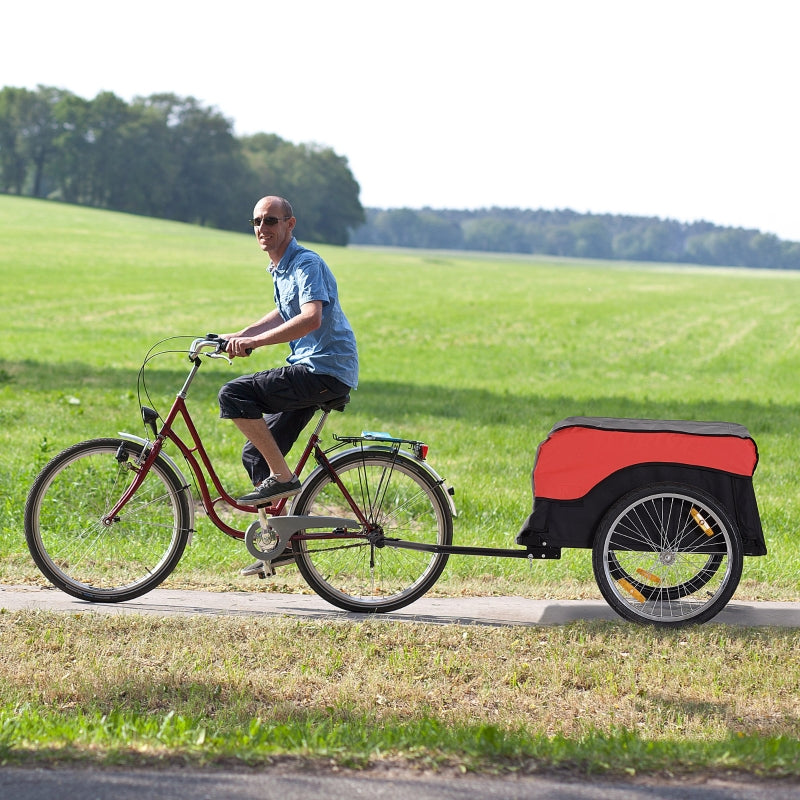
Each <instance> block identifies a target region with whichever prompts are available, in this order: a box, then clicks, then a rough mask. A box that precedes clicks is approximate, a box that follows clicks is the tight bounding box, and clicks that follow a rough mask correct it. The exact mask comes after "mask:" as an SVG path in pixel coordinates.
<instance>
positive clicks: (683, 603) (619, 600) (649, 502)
mask: <svg viewBox="0 0 800 800" xmlns="http://www.w3.org/2000/svg"><path fill="white" fill-rule="evenodd" d="M742 562H743V556H742V542H741V537H740V534H739V531H738V529H737V528H736V525H735V524H734V523H733V522H732V521H731V519H730V517H729V516H728V514H727V513H726V511H725V509H724V508H723V507H722V506H721V505H720V504H719V503H718V502H717V501H716V500H715V499H714V498H713V497H712V496H711V495H709V494H707V493H706V492H704V491H702V490H700V489H697V488H695V487H692V486H686V485H683V484H678V483H655V484H649V485H647V486H643V487H640V488H639V489H635V490H634V491H632V492H630V493H629V494H626V495H624V496H623V497H622V498H621V499H620V500H618V501H617V502H616V503H614V505H613V506H612V507H611V508H610V509H609V511H608V512H607V513H606V514H605V516H604V517H603V519H602V520H601V522H600V525H599V527H598V530H597V533H596V535H595V539H594V545H593V548H592V567H593V569H594V576H595V580H596V581H597V585H598V586H599V588H600V591H601V592H602V594H603V597H604V598H605V599H606V601H607V602H608V604H609V605H610V606H611V607H612V608H613V609H614V611H616V612H617V613H618V614H619V615H620V616H621V617H623V618H625V619H627V620H630V621H631V622H640V623H650V624H655V625H659V626H664V627H678V626H680V625H686V624H690V623H694V624H699V623H701V622H706V621H707V620H709V619H711V618H712V617H713V616H715V615H716V614H717V613H719V611H721V610H722V609H723V608H724V607H725V605H726V604H727V603H728V601H729V600H730V598H731V597H732V596H733V593H734V592H735V591H736V587H737V586H738V585H739V579H740V578H741V575H742Z"/></svg>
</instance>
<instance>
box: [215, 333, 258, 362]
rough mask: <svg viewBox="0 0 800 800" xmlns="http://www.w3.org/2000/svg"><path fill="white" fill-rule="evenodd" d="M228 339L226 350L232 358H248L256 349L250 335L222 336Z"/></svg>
mask: <svg viewBox="0 0 800 800" xmlns="http://www.w3.org/2000/svg"><path fill="white" fill-rule="evenodd" d="M222 338H223V339H227V340H228V346H227V347H226V348H225V352H226V353H227V354H228V355H229V356H230V357H231V358H247V356H249V355H250V353H252V352H253V350H254V349H255V344H254V343H253V340H252V339H251V338H250V337H249V336H222Z"/></svg>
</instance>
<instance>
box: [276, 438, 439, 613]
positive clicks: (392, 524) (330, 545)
mask: <svg viewBox="0 0 800 800" xmlns="http://www.w3.org/2000/svg"><path fill="white" fill-rule="evenodd" d="M331 464H332V466H333V468H334V470H335V472H336V475H337V477H338V478H339V480H341V481H342V483H343V484H344V485H345V487H346V488H347V490H348V491H349V492H350V495H351V496H352V497H353V499H354V501H355V502H356V503H357V504H358V505H359V508H360V510H361V513H362V514H363V515H364V517H365V519H367V521H368V522H369V524H370V526H371V527H377V528H379V529H380V530H381V531H382V532H383V533H384V534H385V535H386V536H388V537H395V538H399V539H404V540H410V541H414V542H421V543H427V544H441V545H449V544H451V543H452V539H453V516H452V513H451V510H450V504H449V502H448V499H447V497H446V495H445V493H444V490H443V489H442V487H441V485H440V484H439V482H437V481H436V479H435V478H434V477H433V476H432V475H431V474H430V473H429V472H428V471H427V470H426V469H425V468H424V467H422V466H420V464H419V463H418V462H417V461H415V460H414V459H413V458H411V457H409V456H406V455H404V454H403V453H399V454H393V453H392V452H391V451H389V450H383V449H378V448H373V449H370V448H366V449H364V450H363V451H358V452H348V453H342V454H341V455H340V456H338V457H336V458H334V459H332V461H331ZM292 513H293V514H298V515H304V514H313V515H317V516H323V515H330V516H344V517H347V516H353V511H352V509H351V508H350V505H349V504H348V503H347V501H346V499H345V498H344V496H343V495H342V493H341V490H340V489H339V487H338V486H337V484H336V483H335V482H334V481H333V480H332V479H331V477H330V475H329V474H328V472H327V471H326V470H324V469H321V470H320V471H318V472H317V473H315V474H312V476H311V477H310V478H309V479H308V481H307V482H306V484H305V485H304V486H303V489H302V491H301V493H300V494H299V495H298V496H297V498H296V500H295V502H294V505H293V509H292ZM292 547H293V550H294V554H295V560H296V562H297V566H298V568H299V570H300V573H301V574H302V576H303V578H304V579H305V580H306V582H307V583H308V585H309V586H310V587H311V588H312V589H313V590H314V591H315V592H316V593H317V594H318V595H319V596H320V597H322V598H323V599H325V600H326V601H328V602H329V603H331V604H332V605H334V606H336V607H337V608H342V609H344V610H346V611H355V612H360V613H364V612H366V613H379V612H389V611H396V610H397V609H400V608H403V607H404V606H407V605H408V604H409V603H413V602H414V601H415V600H417V599H419V598H420V597H422V596H423V595H424V594H425V593H426V592H427V591H429V590H430V588H431V587H432V586H433V585H434V584H435V583H436V581H437V580H438V579H439V576H440V575H441V574H442V570H444V568H445V566H446V564H447V559H448V554H446V553H428V552H420V551H414V550H406V549H401V548H395V547H391V546H390V545H384V546H382V547H381V546H376V545H374V544H371V543H370V542H369V541H368V540H367V539H366V538H364V536H363V532H361V533H360V534H359V536H358V537H352V538H346V539H343V540H339V541H333V540H330V539H328V540H302V539H300V540H297V539H295V540H293V541H292Z"/></svg>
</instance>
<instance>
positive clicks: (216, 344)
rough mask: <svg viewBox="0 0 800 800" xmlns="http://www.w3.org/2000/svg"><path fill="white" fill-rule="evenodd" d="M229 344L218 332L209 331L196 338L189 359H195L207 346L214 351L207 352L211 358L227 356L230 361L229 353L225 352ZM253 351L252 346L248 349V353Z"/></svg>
mask: <svg viewBox="0 0 800 800" xmlns="http://www.w3.org/2000/svg"><path fill="white" fill-rule="evenodd" d="M227 346H228V340H227V339H223V338H222V337H221V336H219V335H217V334H216V333H207V334H206V335H205V336H204V337H202V338H199V339H195V340H194V341H193V342H192V346H191V347H190V348H189V360H190V361H194V360H195V359H196V358H198V357H199V356H200V354H201V353H202V352H203V351H204V350H205V349H207V348H210V349H212V350H213V351H214V352H213V353H207V354H206V355H207V356H208V357H209V358H225V359H227V360H228V361H230V358H228V354H227V353H226V352H225V350H226V348H227ZM252 352H253V349H252V348H251V347H248V348H247V350H246V353H247V355H250V353H252Z"/></svg>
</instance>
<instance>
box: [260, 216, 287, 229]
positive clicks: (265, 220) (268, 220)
mask: <svg viewBox="0 0 800 800" xmlns="http://www.w3.org/2000/svg"><path fill="white" fill-rule="evenodd" d="M287 219H291V217H256V218H255V219H251V220H250V224H251V225H252V226H253V227H254V228H260V227H261V226H262V225H269V226H270V227H271V226H273V225H277V224H278V223H279V222H286V220H287Z"/></svg>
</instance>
